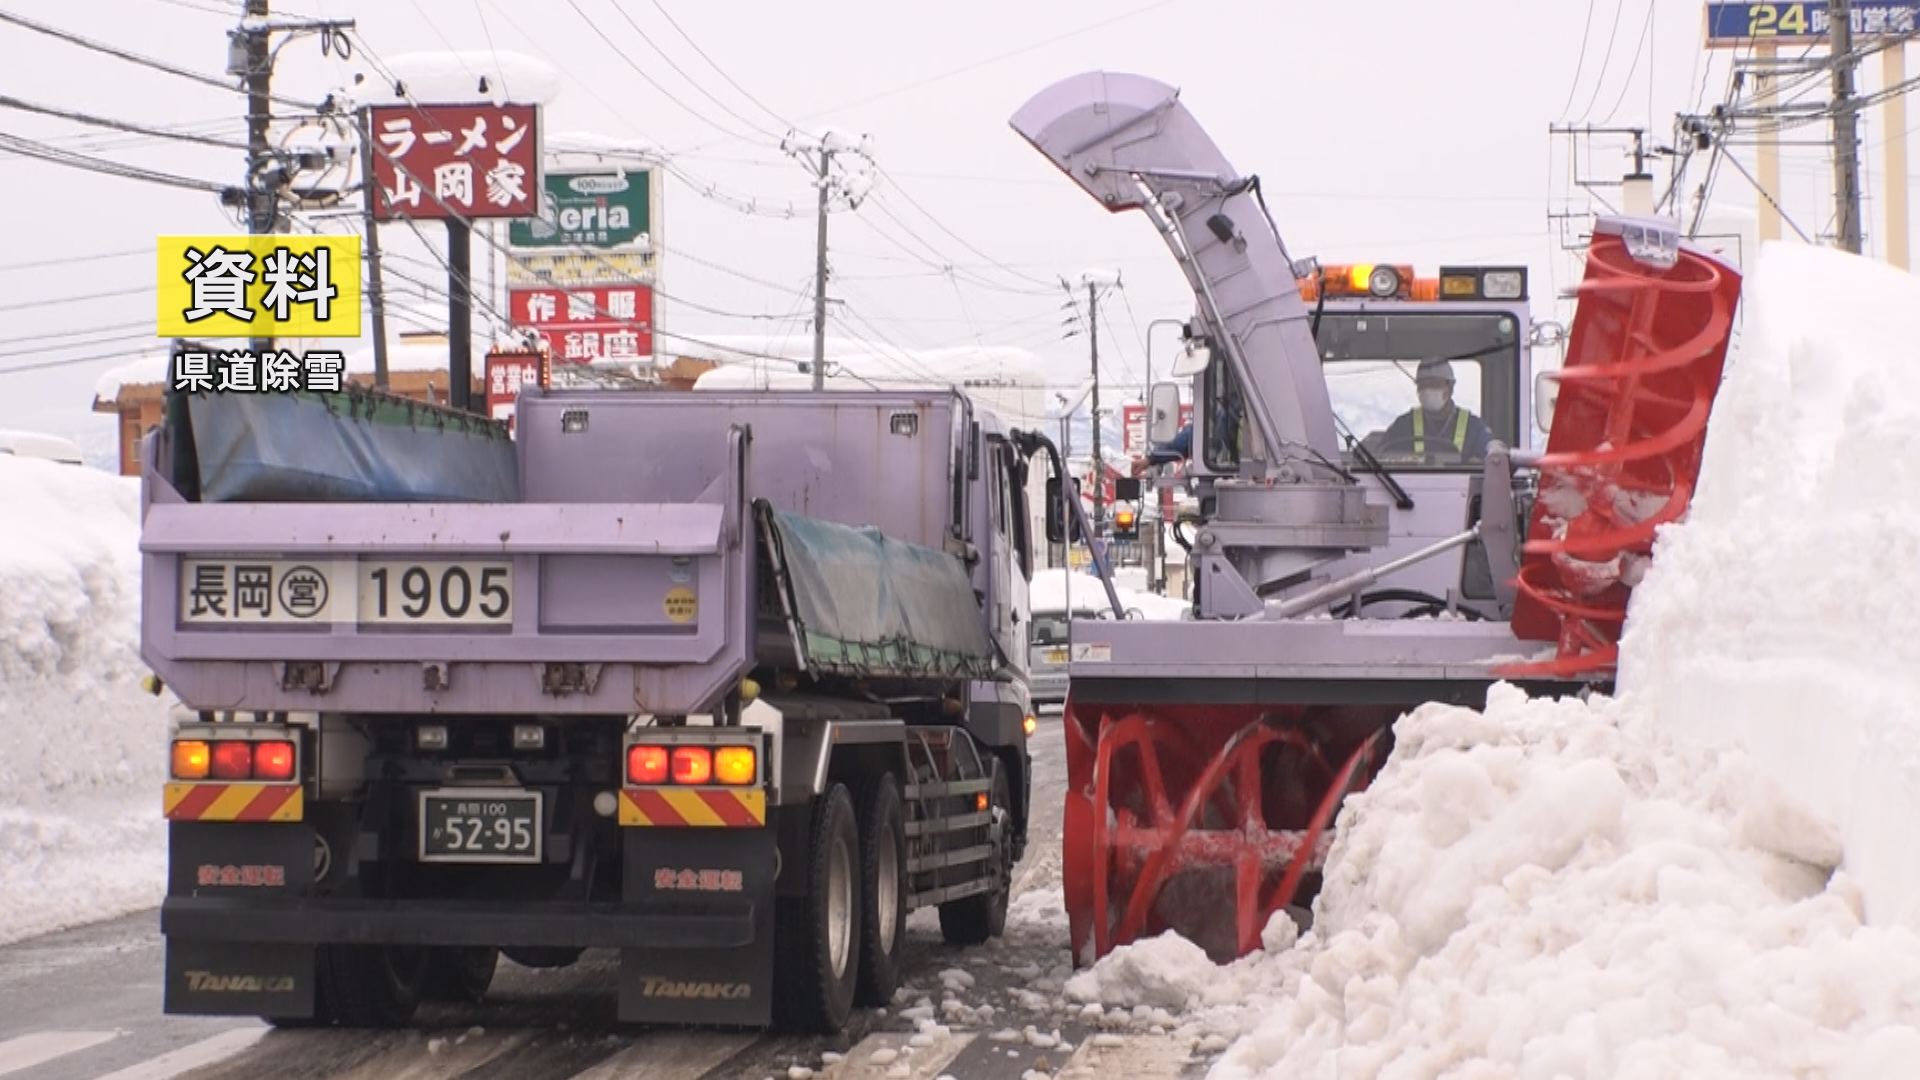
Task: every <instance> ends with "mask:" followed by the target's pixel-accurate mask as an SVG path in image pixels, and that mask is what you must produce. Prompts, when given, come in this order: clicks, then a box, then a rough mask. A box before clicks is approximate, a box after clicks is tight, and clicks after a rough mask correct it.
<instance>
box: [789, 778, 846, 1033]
mask: <svg viewBox="0 0 1920 1080" xmlns="http://www.w3.org/2000/svg"><path fill="white" fill-rule="evenodd" d="M805 872H806V879H805V882H806V892H805V894H804V895H801V896H796V897H791V898H788V899H783V900H781V901H780V903H779V907H778V911H777V920H778V924H777V926H776V927H775V931H774V949H775V953H774V964H775V971H776V976H775V979H776V981H777V982H778V984H779V987H778V993H777V994H776V995H775V997H774V1009H775V1019H776V1020H777V1021H778V1022H779V1024H780V1026H781V1027H784V1028H787V1029H789V1030H796V1031H810V1032H819V1033H826V1034H831V1033H834V1032H838V1031H840V1030H841V1029H842V1028H844V1027H845V1026H846V1023H847V1017H848V1016H849V1015H851V1014H852V1012H853V992H854V988H855V985H856V984H857V983H858V982H859V978H860V893H861V889H860V831H859V828H858V827H857V825H856V824H855V821H854V813H853V796H852V795H850V794H849V793H848V792H847V786H846V785H845V784H834V785H833V786H831V787H829V788H828V789H827V791H826V793H825V794H824V795H821V796H820V798H819V799H818V800H816V801H815V803H814V811H813V828H812V830H811V832H810V834H809V836H808V838H807V864H806V867H805Z"/></svg>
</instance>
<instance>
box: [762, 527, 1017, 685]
mask: <svg viewBox="0 0 1920 1080" xmlns="http://www.w3.org/2000/svg"><path fill="white" fill-rule="evenodd" d="M754 510H755V512H756V513H757V515H758V517H759V519H760V527H761V536H762V538H763V540H764V542H765V544H766V549H767V555H768V557H769V559H771V561H772V565H773V571H774V580H775V583H776V585H777V587H778V588H779V589H780V592H781V597H780V601H781V604H782V606H783V608H784V609H785V614H786V616H787V619H788V621H789V623H790V624H791V626H792V629H793V635H794V645H795V648H796V649H797V650H798V651H799V653H800V661H801V664H802V665H803V666H804V667H806V668H807V669H808V670H810V671H817V672H825V673H831V674H838V675H859V676H889V677H902V678H924V677H927V676H937V677H945V678H988V677H991V675H992V674H993V671H994V668H995V666H996V665H995V661H994V649H993V642H992V641H991V640H990V639H989V638H988V636H987V626H986V619H985V616H984V615H983V614H982V612H981V608H980V602H979V599H978V598H977V597H976V596H975V594H974V591H973V583H972V582H971V581H970V580H968V578H967V571H966V568H965V567H964V566H963V565H961V562H960V560H959V559H957V558H955V557H954V556H952V555H949V554H947V553H946V552H944V551H936V550H934V549H933V548H928V547H922V546H920V545H918V544H909V543H904V542H902V541H899V540H894V539H891V538H889V537H888V536H887V535H886V534H885V533H882V532H881V531H880V530H878V529H875V528H873V527H871V526H858V527H856V526H851V525H841V524H838V523H835V522H831V521H821V520H819V519H817V518H810V517H804V516H802V515H799V514H789V513H786V512H784V511H780V510H776V509H774V508H773V507H772V506H771V505H769V504H768V503H767V502H766V501H765V500H759V501H756V502H755V503H754Z"/></svg>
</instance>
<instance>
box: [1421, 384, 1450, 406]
mask: <svg viewBox="0 0 1920 1080" xmlns="http://www.w3.org/2000/svg"><path fill="white" fill-rule="evenodd" d="M1420 407H1421V408H1422V409H1425V410H1426V411H1428V412H1430V413H1437V412H1439V411H1440V410H1441V409H1444V408H1446V407H1447V391H1446V389H1445V388H1444V387H1439V386H1423V387H1421V388H1420Z"/></svg>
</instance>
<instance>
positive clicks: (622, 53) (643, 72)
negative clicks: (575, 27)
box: [567, 0, 758, 143]
mask: <svg viewBox="0 0 1920 1080" xmlns="http://www.w3.org/2000/svg"><path fill="white" fill-rule="evenodd" d="M567 6H568V7H570V8H572V9H573V11H574V14H576V15H578V16H580V19H581V21H582V22H585V23H586V24H587V28H588V29H589V30H592V31H593V34H594V36H595V37H597V38H599V39H600V40H601V41H602V42H604V43H606V46H607V48H608V49H610V50H612V51H613V54H614V55H615V56H618V57H619V58H620V61H621V62H622V63H624V64H626V65H627V66H628V67H629V68H632V69H633V73H634V74H636V75H638V76H640V78H641V79H643V80H645V81H646V83H647V85H648V86H651V87H653V88H654V89H655V90H656V91H658V92H659V93H660V96H661V97H664V98H666V99H667V100H668V101H671V102H673V103H674V104H675V105H677V106H679V107H680V110H681V111H682V112H685V113H686V114H687V115H688V116H691V117H693V118H694V119H696V120H698V121H700V122H701V123H703V124H705V125H707V126H708V127H710V128H712V129H714V130H715V131H718V132H720V133H722V134H724V135H725V136H727V138H729V139H732V140H737V141H740V142H749V143H751V142H757V141H758V140H757V139H756V138H755V137H754V136H752V135H742V134H740V133H739V132H736V131H734V130H732V129H730V128H728V127H727V126H726V125H725V124H722V123H720V122H719V121H717V120H715V119H713V118H712V117H710V116H708V115H707V114H705V113H703V112H701V111H700V110H698V109H696V108H694V107H693V106H691V105H689V104H687V103H686V102H684V101H681V100H680V99H679V98H678V97H677V96H675V95H674V93H673V91H671V90H668V89H667V88H666V87H665V86H663V85H661V83H660V80H658V79H656V78H654V77H653V76H652V75H651V74H649V73H648V72H647V69H646V68H643V67H641V66H640V65H639V64H638V63H636V62H635V61H634V59H633V57H631V56H629V55H627V51H626V50H625V49H622V48H621V47H620V46H619V45H618V44H616V43H615V42H614V40H613V39H612V38H610V37H608V36H607V32H606V31H605V30H602V29H601V28H600V24H599V23H597V22H595V21H594V20H593V16H591V15H588V14H587V12H586V10H585V9H584V8H582V7H581V6H580V4H579V2H578V0H567ZM616 10H618V9H617V8H616Z"/></svg>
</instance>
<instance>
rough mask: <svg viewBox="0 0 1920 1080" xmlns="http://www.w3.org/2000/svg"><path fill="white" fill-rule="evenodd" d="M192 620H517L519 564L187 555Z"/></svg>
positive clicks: (184, 584)
mask: <svg viewBox="0 0 1920 1080" xmlns="http://www.w3.org/2000/svg"><path fill="white" fill-rule="evenodd" d="M180 621H181V622H182V623H185V624H188V625H202V624H207V623H246V624H250V625H258V624H270V625H282V626H288V625H313V624H318V623H343V622H355V623H359V624H361V625H364V626H420V625H462V626H474V625H479V626H510V625H512V623H513V564H512V563H510V562H505V561H499V560H452V559H362V560H353V559H317V560H311V561H308V560H299V559H244V558H238V559H234V558H229V559H199V558H195V559H182V560H181V562H180Z"/></svg>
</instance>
